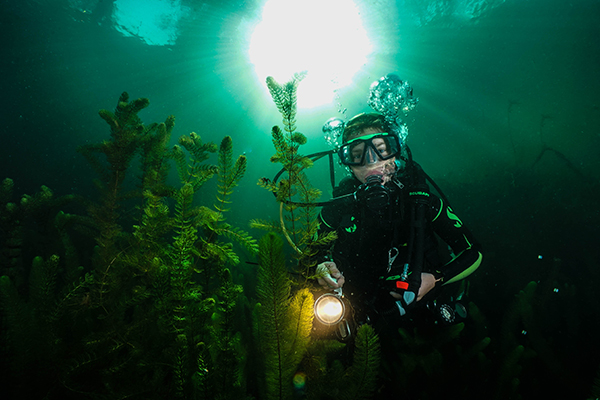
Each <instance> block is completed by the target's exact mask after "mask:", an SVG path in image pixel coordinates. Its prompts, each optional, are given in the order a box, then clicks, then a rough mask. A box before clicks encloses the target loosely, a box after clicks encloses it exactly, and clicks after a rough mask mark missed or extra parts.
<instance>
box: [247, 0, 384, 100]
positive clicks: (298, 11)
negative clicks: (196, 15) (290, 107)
mask: <svg viewBox="0 0 600 400" xmlns="http://www.w3.org/2000/svg"><path fill="white" fill-rule="evenodd" d="M371 51H372V44H371V43H370V41H369V38H368V36H367V33H366V31H365V29H364V28H363V24H362V21H361V19H360V14H359V11H358V8H357V7H356V5H355V4H354V2H353V1H352V0H268V1H267V3H266V4H265V6H264V9H263V14H262V21H260V22H259V23H258V25H257V26H256V28H255V30H254V32H253V34H252V37H251V40H250V48H249V55H250V61H251V63H252V64H253V65H254V68H255V71H256V74H257V75H258V77H259V79H261V80H262V81H263V82H264V80H265V78H266V77H267V76H273V77H274V78H275V79H276V80H277V81H278V82H281V83H283V82H287V81H288V80H289V79H290V78H291V77H292V75H293V74H294V73H296V72H301V71H307V72H308V75H307V77H306V78H305V79H304V81H303V82H302V83H301V84H300V86H299V88H298V106H299V107H303V108H311V107H316V106H319V105H323V104H327V103H330V102H331V101H332V100H333V98H334V95H335V90H336V89H339V88H342V87H344V86H347V85H349V84H350V83H351V82H352V77H353V76H354V74H355V73H356V72H357V71H358V70H359V69H360V68H361V67H362V66H363V65H364V64H365V63H366V62H367V57H368V55H369V54H370V53H371Z"/></svg>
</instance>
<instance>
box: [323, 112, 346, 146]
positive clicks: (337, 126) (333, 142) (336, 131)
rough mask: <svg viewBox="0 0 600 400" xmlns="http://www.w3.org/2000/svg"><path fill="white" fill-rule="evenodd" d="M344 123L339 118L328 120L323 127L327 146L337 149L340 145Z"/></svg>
mask: <svg viewBox="0 0 600 400" xmlns="http://www.w3.org/2000/svg"><path fill="white" fill-rule="evenodd" d="M345 126H346V123H345V122H344V121H343V120H342V119H341V118H329V119H328V120H327V122H325V124H324V125H323V135H324V137H325V140H326V141H327V144H328V145H330V146H331V147H333V148H336V149H337V148H338V147H340V146H341V144H342V135H343V133H344V128H345Z"/></svg>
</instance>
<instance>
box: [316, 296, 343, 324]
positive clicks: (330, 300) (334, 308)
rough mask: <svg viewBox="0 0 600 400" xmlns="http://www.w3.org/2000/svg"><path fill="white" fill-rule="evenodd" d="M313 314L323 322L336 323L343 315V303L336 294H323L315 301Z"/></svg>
mask: <svg viewBox="0 0 600 400" xmlns="http://www.w3.org/2000/svg"><path fill="white" fill-rule="evenodd" d="M315 316H316V317H317V319H318V320H319V321H321V322H322V323H324V324H335V323H338V322H339V321H340V320H341V319H342V317H343V316H344V304H343V303H342V300H340V298H339V297H337V296H334V295H331V294H326V295H323V296H321V297H319V298H318V299H317V301H316V302H315Z"/></svg>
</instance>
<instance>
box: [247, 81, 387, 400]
mask: <svg viewBox="0 0 600 400" xmlns="http://www.w3.org/2000/svg"><path fill="white" fill-rule="evenodd" d="M304 76H305V74H304V73H300V74H295V75H294V76H293V78H292V79H291V80H290V81H289V82H287V83H285V84H279V83H278V82H276V81H275V80H274V79H273V78H272V77H268V78H267V87H268V88H269V91H270V93H271V97H272V98H273V101H274V103H275V105H276V106H277V108H278V110H279V112H280V113H281V115H282V122H283V126H284V129H283V130H281V129H280V128H279V127H278V126H274V127H273V129H272V131H271V135H272V138H273V145H274V147H275V150H276V154H275V155H274V156H272V157H271V162H273V163H280V164H281V165H282V172H285V173H286V176H284V177H282V178H281V179H280V180H279V182H276V181H275V180H274V181H271V180H269V179H267V178H262V179H260V180H259V183H258V184H259V186H261V187H263V188H265V189H267V190H269V191H271V192H273V193H274V194H275V198H276V200H277V201H278V202H279V206H280V207H279V212H280V215H279V222H271V221H260V220H253V221H252V226H253V227H255V228H262V229H267V230H269V231H271V233H268V234H267V235H265V237H263V239H261V242H260V251H259V275H258V286H257V293H258V301H259V302H258V304H257V305H256V308H255V312H254V314H255V316H256V319H255V336H256V342H257V343H259V345H258V346H259V351H260V352H261V353H262V354H264V356H265V359H264V363H263V365H262V366H261V370H262V371H263V374H264V376H265V380H264V384H263V385H262V389H261V393H263V396H264V397H265V398H268V399H290V398H292V396H294V395H295V396H302V395H306V396H307V397H308V398H313V399H317V398H329V396H333V397H332V398H339V399H360V398H369V397H370V395H371V394H372V392H373V391H374V390H375V382H376V377H377V370H378V366H379V343H378V337H377V335H376V334H375V332H374V331H373V330H372V328H371V327H370V326H368V325H365V326H363V327H361V328H360V329H359V330H358V332H357V338H356V347H355V351H354V359H353V362H351V363H350V365H345V366H344V365H342V364H339V363H338V364H335V366H334V367H333V370H335V371H337V372H338V373H339V378H340V379H337V380H333V381H331V380H330V379H329V378H330V375H331V373H332V371H333V370H330V369H329V368H328V365H327V355H328V353H331V352H333V351H336V350H339V348H340V344H339V343H337V342H335V341H331V340H322V339H318V338H314V337H313V336H314V335H313V332H312V331H313V307H314V295H313V293H312V292H311V289H312V286H311V285H310V284H309V279H310V278H312V277H313V276H311V272H310V271H311V267H314V265H315V264H316V261H315V260H314V257H313V256H314V255H315V254H316V252H317V248H318V247H320V246H325V245H327V244H330V243H331V242H332V241H333V240H335V239H336V235H335V233H329V234H326V235H323V236H321V237H319V235H318V221H317V218H316V217H317V215H316V204H315V203H316V200H317V199H318V198H319V196H320V194H321V193H320V191H319V190H318V189H316V188H314V187H313V186H312V185H311V183H310V181H309V179H308V177H307V175H306V173H305V172H304V170H305V169H306V168H310V167H311V166H312V165H313V161H312V160H311V159H310V158H309V157H306V156H303V155H301V154H300V152H299V147H300V146H301V145H303V144H305V143H306V137H305V136H304V135H303V134H301V133H300V132H298V131H296V111H297V110H296V101H297V97H296V91H297V88H298V84H299V83H300V81H301V80H302V79H303V78H304ZM284 212H285V213H284ZM274 232H277V233H280V234H282V235H283V236H284V237H285V239H286V241H287V243H288V244H289V245H290V246H291V247H292V248H293V249H294V251H295V257H296V258H297V259H298V264H297V268H298V269H297V271H294V273H295V275H296V276H298V277H303V278H304V280H298V279H296V280H292V279H291V276H290V272H289V271H288V270H287V268H286V263H285V257H284V253H283V243H282V241H281V239H279V238H278V237H277V236H276V235H275V234H274ZM294 283H296V287H294V286H293V284H294ZM344 346H345V345H341V347H344ZM303 371H304V372H303ZM296 381H298V382H302V383H301V384H300V383H296V384H295V385H292V383H293V382H296Z"/></svg>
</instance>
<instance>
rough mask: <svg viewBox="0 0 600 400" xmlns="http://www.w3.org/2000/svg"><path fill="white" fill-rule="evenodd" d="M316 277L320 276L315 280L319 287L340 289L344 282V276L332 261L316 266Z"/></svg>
mask: <svg viewBox="0 0 600 400" xmlns="http://www.w3.org/2000/svg"><path fill="white" fill-rule="evenodd" d="M317 275H321V277H320V278H317V282H319V285H321V286H323V287H327V288H333V289H337V288H341V287H342V286H344V282H346V280H345V279H344V275H342V273H341V272H340V270H339V269H338V268H337V266H336V265H335V263H334V262H333V261H325V262H322V263H321V264H319V265H317Z"/></svg>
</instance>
